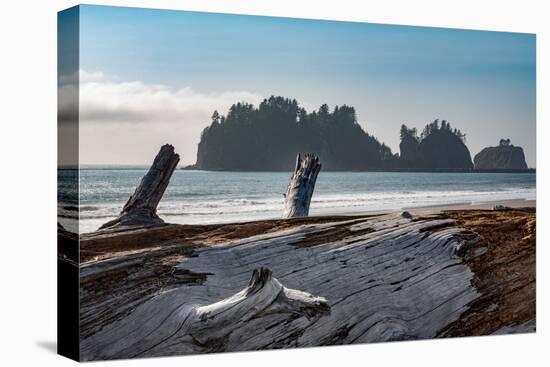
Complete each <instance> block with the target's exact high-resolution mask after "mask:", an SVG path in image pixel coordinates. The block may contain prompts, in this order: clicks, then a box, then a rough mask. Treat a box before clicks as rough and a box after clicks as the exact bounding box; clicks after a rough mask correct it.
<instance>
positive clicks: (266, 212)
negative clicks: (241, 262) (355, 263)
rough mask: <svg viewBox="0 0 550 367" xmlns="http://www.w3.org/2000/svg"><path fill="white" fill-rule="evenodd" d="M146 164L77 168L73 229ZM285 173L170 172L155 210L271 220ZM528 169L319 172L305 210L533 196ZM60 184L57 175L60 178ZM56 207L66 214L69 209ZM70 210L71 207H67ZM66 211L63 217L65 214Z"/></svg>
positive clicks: (121, 196)
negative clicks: (76, 220)
mask: <svg viewBox="0 0 550 367" xmlns="http://www.w3.org/2000/svg"><path fill="white" fill-rule="evenodd" d="M146 172H147V168H146V167H143V168H133V169H130V168H124V169H120V168H118V169H116V168H108V169H107V168H104V169H97V168H93V169H92V168H87V169H81V171H80V220H81V222H80V233H85V232H90V231H94V230H96V229H97V228H98V227H99V226H100V225H101V224H103V223H105V222H107V221H108V220H110V219H113V218H115V217H116V216H117V215H118V213H119V212H120V210H121V209H122V206H123V205H124V203H125V202H126V200H128V198H129V197H130V195H131V194H132V193H133V191H134V189H135V188H136V186H137V184H138V183H139V180H140V179H141V177H142V176H143V175H144V174H145V173H146ZM290 176H291V173H290V172H206V171H184V170H177V171H176V172H174V175H173V176H172V179H171V181H170V185H169V186H168V188H167V190H166V192H165V194H164V196H163V199H162V201H161V202H160V205H159V210H158V213H159V215H160V216H161V217H162V218H163V219H164V220H165V221H166V222H171V223H182V224H199V223H228V222H240V221H249V220H257V219H268V218H279V217H280V216H281V213H282V211H283V193H284V192H285V191H286V187H287V185H288V182H289V180H290ZM535 176H536V175H535V174H514V173H411V172H321V173H320V174H319V177H318V180H317V184H316V187H315V193H314V195H313V200H312V203H311V208H310V214H311V215H320V214H338V213H357V212H368V211H380V210H388V209H403V208H411V207H422V206H431V205H440V204H458V203H474V204H475V203H483V202H488V201H499V200H510V199H526V200H529V199H535V191H536V190H535ZM60 180H61V181H62V180H63V178H62V177H60ZM65 209H67V211H65V210H64V208H61V209H60V214H61V215H63V213H65V214H68V213H67V212H70V211H71V207H70V206H67V208H65ZM72 210H74V208H72ZM67 216H69V215H67Z"/></svg>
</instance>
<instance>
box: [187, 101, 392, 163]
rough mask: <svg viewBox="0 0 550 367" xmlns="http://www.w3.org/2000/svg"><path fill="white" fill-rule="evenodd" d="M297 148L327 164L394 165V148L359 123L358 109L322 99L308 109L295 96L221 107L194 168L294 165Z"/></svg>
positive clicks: (215, 114) (203, 136) (203, 139)
mask: <svg viewBox="0 0 550 367" xmlns="http://www.w3.org/2000/svg"><path fill="white" fill-rule="evenodd" d="M296 152H312V153H315V155H317V156H318V157H319V159H320V160H321V161H322V162H323V170H329V171H365V170H371V169H372V170H376V169H388V168H395V167H397V165H398V158H397V157H396V156H394V155H393V154H392V152H391V149H390V148H389V147H387V146H386V145H384V144H382V143H380V142H379V141H378V140H377V139H376V138H375V137H373V136H371V135H369V134H368V133H366V132H365V131H364V130H363V129H362V128H361V126H360V125H359V124H358V123H357V118H356V114H355V109H354V108H353V107H350V106H346V105H343V106H336V107H335V108H334V109H333V110H332V111H330V110H329V107H328V106H327V105H326V104H324V105H322V106H321V107H319V109H318V110H317V111H313V112H310V113H308V112H307V111H306V110H305V109H304V108H301V107H300V106H299V104H298V102H297V101H296V100H295V99H288V98H283V97H274V96H272V97H270V98H269V99H265V100H264V101H263V102H262V103H260V105H259V107H258V108H256V107H254V106H253V105H251V104H248V103H237V104H234V105H232V106H231V108H230V109H229V112H228V113H227V115H226V116H221V115H220V114H219V113H218V112H217V111H216V112H214V114H213V116H212V123H211V124H210V126H208V127H207V128H206V129H204V131H203V132H202V134H201V139H200V143H199V147H198V153H197V163H196V164H195V165H194V166H193V168H197V169H202V170H227V171H231V170H234V171H292V169H293V168H294V163H295V157H296Z"/></svg>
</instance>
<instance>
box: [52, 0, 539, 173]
mask: <svg viewBox="0 0 550 367" xmlns="http://www.w3.org/2000/svg"><path fill="white" fill-rule="evenodd" d="M80 17H81V19H80V67H81V70H80V121H81V123H80V160H81V164H83V165H89V164H99V165H147V164H150V163H151V161H152V159H153V158H154V155H155V154H156V153H157V152H158V150H159V148H160V145H162V144H165V143H170V144H172V145H174V146H175V149H176V151H177V152H178V153H179V154H180V156H181V162H180V165H181V166H184V165H188V164H192V163H195V159H196V151H197V144H198V142H199V137H200V132H201V131H202V129H204V127H206V126H208V125H209V124H210V116H211V115H212V112H213V111H214V110H218V111H219V113H220V114H223V115H225V114H226V112H227V109H228V108H229V107H230V105H231V104H233V103H236V102H239V101H246V102H249V103H252V104H254V105H258V104H259V102H261V100H263V99H264V98H268V97H269V96H271V95H281V96H284V97H289V98H295V99H297V100H298V102H299V103H300V105H301V106H303V107H305V108H306V109H307V110H308V111H311V110H313V109H317V108H318V107H319V106H320V105H321V104H323V103H326V104H328V105H329V106H330V107H331V109H332V108H334V106H335V105H342V104H347V105H350V106H354V107H355V109H356V111H357V119H358V122H359V124H360V125H361V126H362V127H363V129H364V130H365V131H367V132H368V133H369V134H372V135H374V136H376V137H377V138H378V139H379V140H380V141H381V142H384V143H385V144H386V145H388V146H389V147H390V148H391V149H392V152H394V153H398V152H399V127H400V126H401V124H403V123H405V124H407V125H408V126H409V127H416V128H417V129H419V130H422V128H423V127H424V125H426V124H427V123H429V122H431V121H433V120H434V119H436V118H439V119H446V120H448V121H450V122H451V124H452V125H453V127H457V128H459V129H460V130H462V131H463V132H465V133H466V134H467V135H466V145H467V146H468V148H469V150H470V153H471V155H472V158H473V157H474V156H475V154H477V153H478V152H479V151H480V150H481V149H483V148H484V147H487V146H495V145H497V144H498V142H499V140H500V139H501V138H510V139H511V141H512V144H514V145H517V146H521V147H523V149H524V151H525V156H526V161H527V164H528V166H529V167H533V168H535V167H536V139H535V128H536V127H535V125H536V111H535V103H536V84H535V83H536V81H535V78H536V57H535V35H532V34H519V33H507V32H489V31H471V30H457V29H444V28H428V27H413V26H395V25H380V24H371V23H351V22H335V21H318V20H303V19H290V18H275V17H258V16H240V15H227V14H215V13H197V12H184V11H167V10H152V9H138V8H122V7H107V6H106V7H103V6H81V11H80ZM62 77H63V75H62ZM62 86H63V82H61V88H62Z"/></svg>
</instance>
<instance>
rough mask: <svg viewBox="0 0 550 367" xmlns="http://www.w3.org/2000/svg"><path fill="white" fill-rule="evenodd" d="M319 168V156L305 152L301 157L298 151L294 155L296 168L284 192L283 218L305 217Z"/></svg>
mask: <svg viewBox="0 0 550 367" xmlns="http://www.w3.org/2000/svg"><path fill="white" fill-rule="evenodd" d="M320 170H321V162H320V161H319V158H318V157H316V156H314V155H312V154H306V155H305V156H304V158H303V159H302V157H301V155H300V154H299V153H298V156H297V157H296V168H294V174H293V175H292V178H291V179H290V183H289V184H288V188H287V190H286V194H285V210H284V213H283V218H296V217H307V216H308V214H309V204H310V203H311V197H312V196H313V190H314V188H315V181H316V180H317V175H318V174H319V171H320Z"/></svg>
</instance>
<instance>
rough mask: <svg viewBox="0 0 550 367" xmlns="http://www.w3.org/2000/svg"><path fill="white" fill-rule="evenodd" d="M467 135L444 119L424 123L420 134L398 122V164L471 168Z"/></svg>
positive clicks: (431, 167) (438, 167)
mask: <svg viewBox="0 0 550 367" xmlns="http://www.w3.org/2000/svg"><path fill="white" fill-rule="evenodd" d="M465 140H466V135H465V134H463V133H462V132H461V131H460V130H458V129H456V128H454V129H453V128H452V127H451V124H450V123H449V122H447V121H446V120H442V121H441V124H440V123H439V120H435V121H434V122H432V123H430V124H428V125H426V127H424V130H422V133H421V134H420V136H418V132H417V130H416V129H415V128H412V129H409V128H408V127H407V126H406V125H402V126H401V143H400V144H399V149H400V151H401V156H400V166H401V167H402V168H405V169H426V170H448V169H459V170H470V169H472V168H473V164H472V158H471V156H470V151H469V150H468V147H466V144H465Z"/></svg>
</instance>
